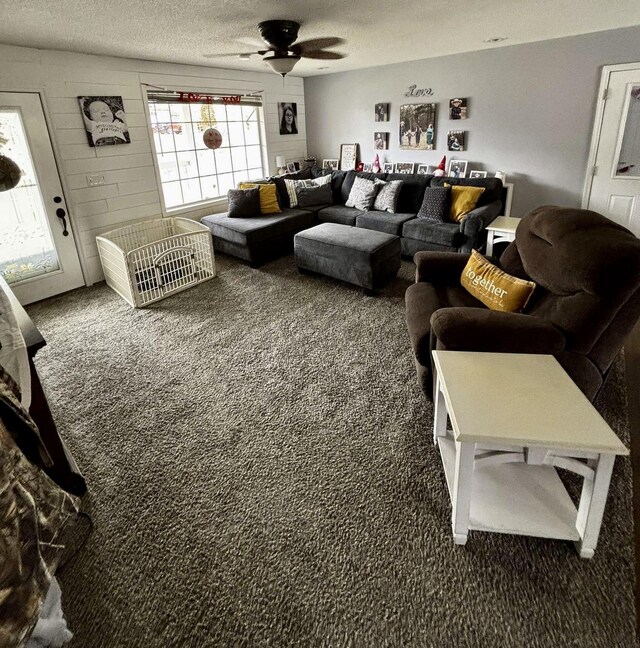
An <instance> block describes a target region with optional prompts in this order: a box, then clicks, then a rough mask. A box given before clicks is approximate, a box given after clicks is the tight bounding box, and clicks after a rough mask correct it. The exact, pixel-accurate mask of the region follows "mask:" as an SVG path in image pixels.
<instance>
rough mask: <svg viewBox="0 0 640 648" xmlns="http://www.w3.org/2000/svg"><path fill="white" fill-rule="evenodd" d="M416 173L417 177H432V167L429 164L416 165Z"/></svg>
mask: <svg viewBox="0 0 640 648" xmlns="http://www.w3.org/2000/svg"><path fill="white" fill-rule="evenodd" d="M416 173H417V174H418V175H432V174H433V166H431V165H430V164H418V168H417V169H416Z"/></svg>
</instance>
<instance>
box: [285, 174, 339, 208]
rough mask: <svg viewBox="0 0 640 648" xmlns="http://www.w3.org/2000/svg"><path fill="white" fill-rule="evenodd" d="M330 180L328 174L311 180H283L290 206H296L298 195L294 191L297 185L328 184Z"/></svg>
mask: <svg viewBox="0 0 640 648" xmlns="http://www.w3.org/2000/svg"><path fill="white" fill-rule="evenodd" d="M330 182H331V176H330V175H326V176H320V177H319V178H314V179H313V180H285V181H284V184H285V187H286V188H287V194H288V196H289V203H290V204H291V206H292V207H297V206H298V195H297V193H296V189H297V187H321V186H322V185H325V184H329V183H330Z"/></svg>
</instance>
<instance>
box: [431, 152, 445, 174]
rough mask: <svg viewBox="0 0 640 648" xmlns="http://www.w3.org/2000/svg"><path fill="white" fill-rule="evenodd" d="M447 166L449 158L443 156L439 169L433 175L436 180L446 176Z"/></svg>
mask: <svg viewBox="0 0 640 648" xmlns="http://www.w3.org/2000/svg"><path fill="white" fill-rule="evenodd" d="M446 166H447V156H446V155H443V156H442V160H440V164H438V167H437V168H436V170H435V171H434V172H433V175H434V176H435V177H436V178H442V176H443V175H444V172H445V168H446Z"/></svg>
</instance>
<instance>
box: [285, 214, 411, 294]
mask: <svg viewBox="0 0 640 648" xmlns="http://www.w3.org/2000/svg"><path fill="white" fill-rule="evenodd" d="M293 249H294V251H295V255H296V263H297V264H298V268H299V269H300V270H301V271H312V272H318V273H320V274H323V275H327V276H329V277H334V278H335V279H342V280H343V281H348V282H349V283H352V284H355V285H356V286H361V287H362V288H364V289H365V293H367V294H370V293H371V292H372V291H373V290H375V289H376V288H379V287H380V286H381V285H382V284H383V283H384V282H385V281H386V280H387V279H390V278H391V277H395V275H396V274H397V272H398V270H399V269H400V237H398V236H394V235H393V234H386V233H385V232H377V231H374V230H368V229H363V228H360V227H349V226H348V225H338V224H337V223H322V224H321V225H316V227H312V228H310V229H306V230H303V231H302V232H298V233H297V234H296V235H295V236H294V238H293Z"/></svg>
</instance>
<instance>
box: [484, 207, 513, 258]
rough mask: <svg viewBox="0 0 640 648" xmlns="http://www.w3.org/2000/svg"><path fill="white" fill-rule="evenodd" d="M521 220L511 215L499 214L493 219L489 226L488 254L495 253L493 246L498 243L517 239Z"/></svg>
mask: <svg viewBox="0 0 640 648" xmlns="http://www.w3.org/2000/svg"><path fill="white" fill-rule="evenodd" d="M519 222H520V219H519V218H511V216H498V217H497V218H495V219H494V220H493V221H491V223H490V224H489V226H488V227H487V256H491V255H492V254H493V246H494V245H495V244H496V243H511V241H514V240H515V238H516V227H518V223H519Z"/></svg>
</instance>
